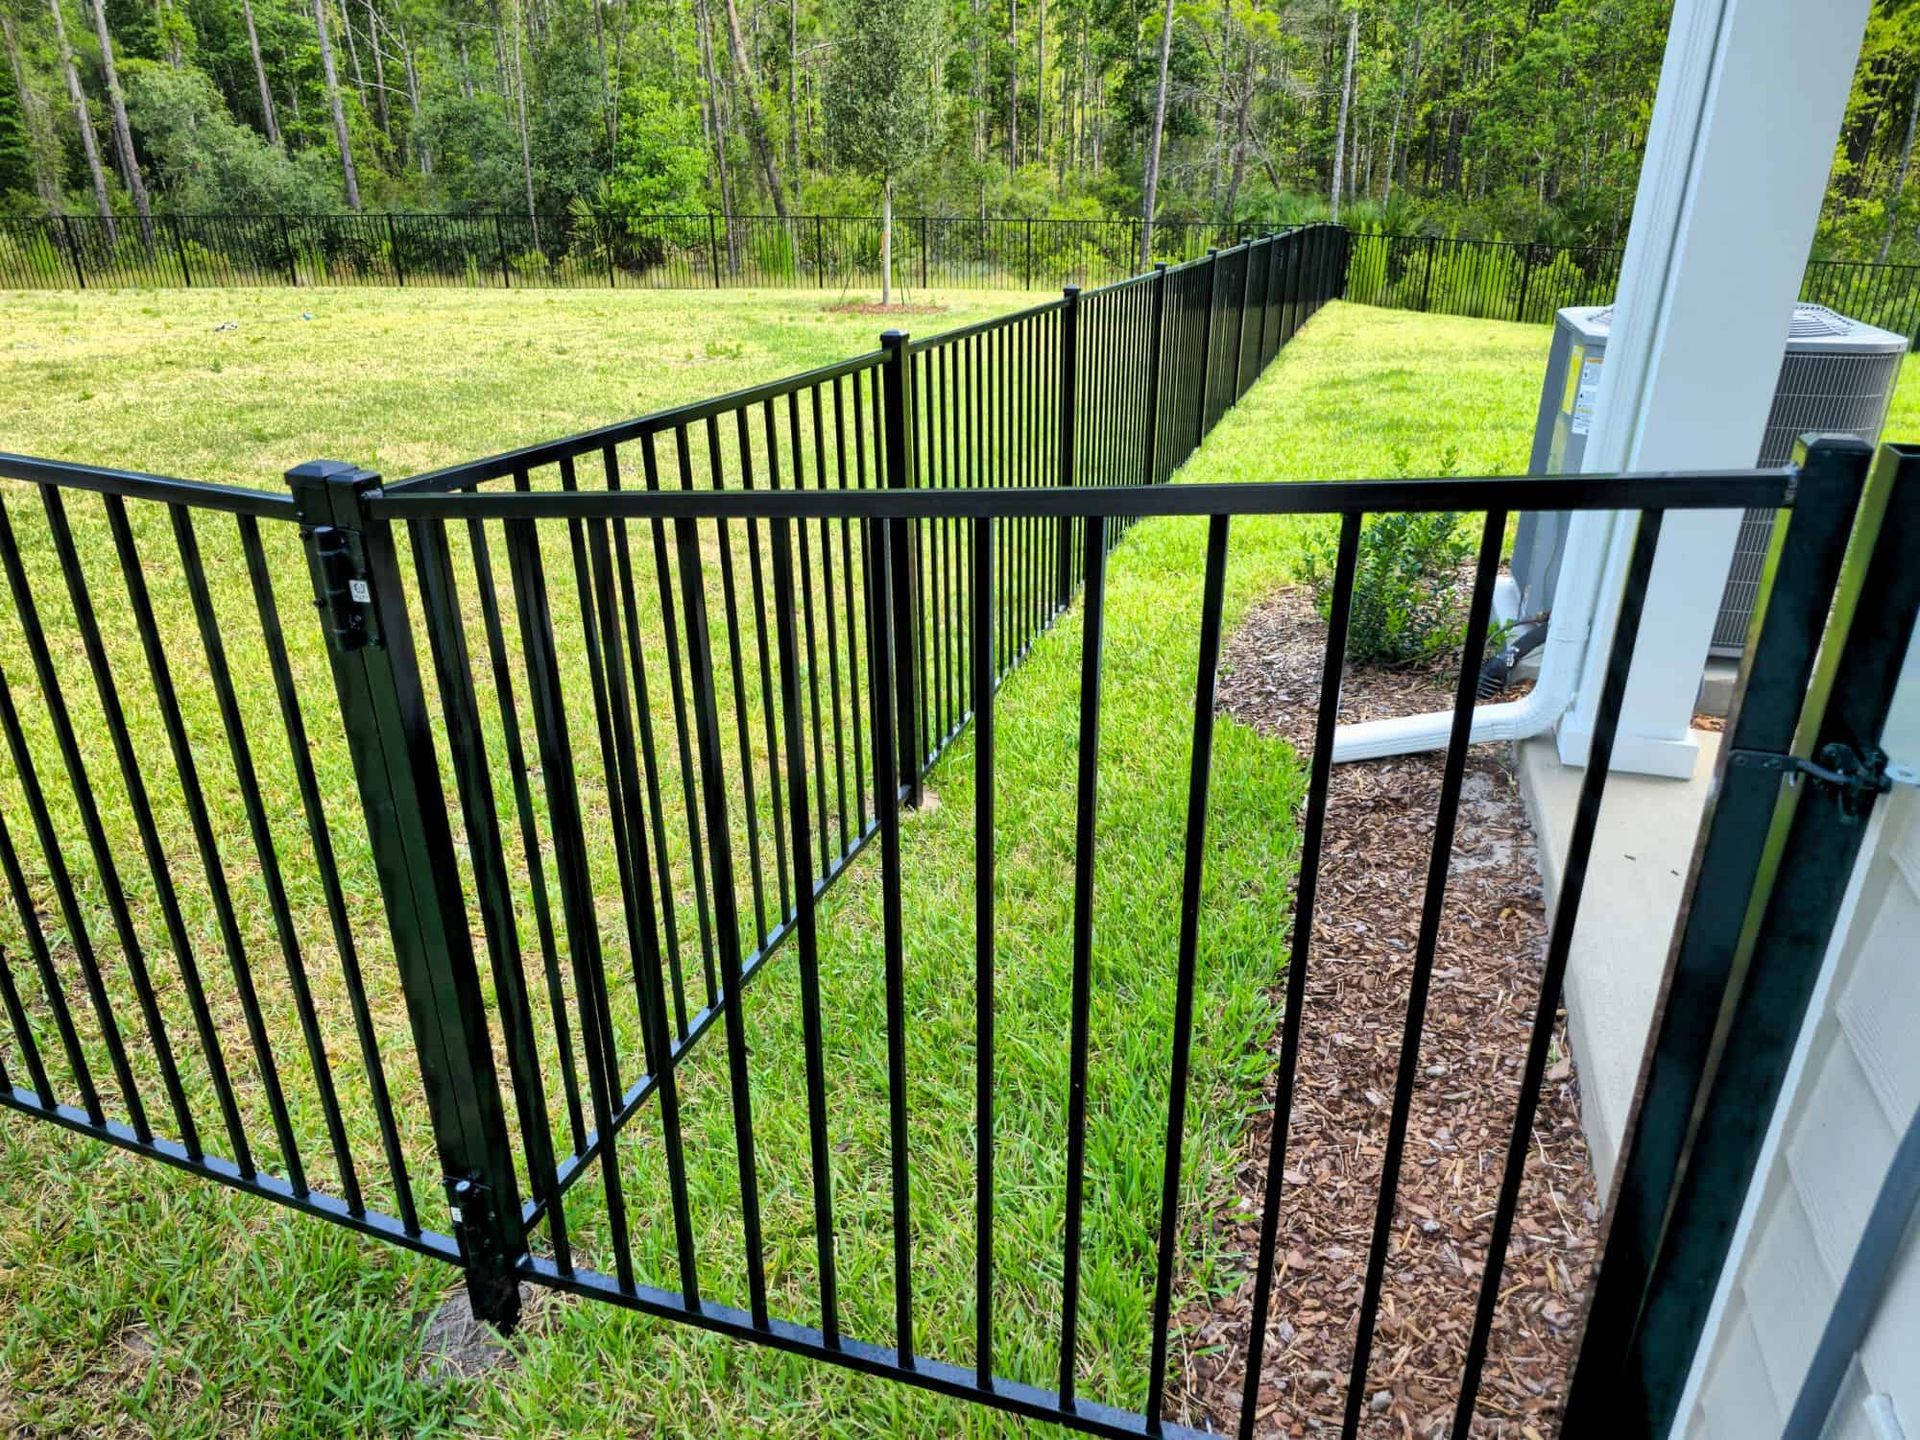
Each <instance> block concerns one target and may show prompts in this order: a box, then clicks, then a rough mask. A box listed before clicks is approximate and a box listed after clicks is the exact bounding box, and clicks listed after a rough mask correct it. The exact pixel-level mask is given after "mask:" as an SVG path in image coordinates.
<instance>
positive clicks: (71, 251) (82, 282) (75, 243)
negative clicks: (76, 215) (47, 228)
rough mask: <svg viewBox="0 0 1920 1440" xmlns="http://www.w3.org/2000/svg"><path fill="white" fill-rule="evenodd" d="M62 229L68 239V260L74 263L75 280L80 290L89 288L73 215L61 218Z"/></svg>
mask: <svg viewBox="0 0 1920 1440" xmlns="http://www.w3.org/2000/svg"><path fill="white" fill-rule="evenodd" d="M60 229H61V230H62V231H63V232H64V233H65V234H66V237H67V258H68V259H69V260H71V261H73V278H74V280H75V282H76V283H77V284H78V285H79V286H80V288H81V289H82V290H84V289H86V288H87V270H86V267H85V266H84V265H82V264H81V263H80V240H79V237H78V236H76V235H75V234H74V233H73V217H72V216H71V215H62V216H61V217H60Z"/></svg>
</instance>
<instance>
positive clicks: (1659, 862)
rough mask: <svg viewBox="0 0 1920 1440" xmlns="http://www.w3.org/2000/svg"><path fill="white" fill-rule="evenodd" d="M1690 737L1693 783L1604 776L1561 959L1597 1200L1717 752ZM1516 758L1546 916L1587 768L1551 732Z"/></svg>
mask: <svg viewBox="0 0 1920 1440" xmlns="http://www.w3.org/2000/svg"><path fill="white" fill-rule="evenodd" d="M1694 733H1695V738H1696V739H1697V740H1698V741H1699V743H1700V752H1699V758H1698V760H1697V762H1696V764H1695V766H1694V772H1693V776H1692V778H1691V779H1688V780H1666V779H1660V778H1657V777H1654V776H1648V775H1624V774H1615V775H1612V776H1609V777H1608V780H1607V791H1606V796H1605V799H1604V800H1603V801H1602V803H1601V806H1600V823H1599V826H1598V829H1597V830H1596V832H1595V835H1594V841H1593V858H1592V861H1591V863H1590V865H1589V867H1588V870H1587V887H1586V894H1585V897H1584V899H1583V901H1582V903H1581V907H1580V909H1581V914H1580V921H1579V924H1578V925H1576V926H1575V927H1574V934H1573V948H1572V950H1571V952H1570V953H1569V955H1568V958H1567V983H1566V995H1565V1000H1566V1007H1567V1029H1568V1033H1569V1036H1570V1038H1571V1040H1572V1042H1573V1062H1574V1068H1575V1073H1577V1074H1578V1075H1579V1077H1580V1110H1581V1116H1580V1118H1581V1123H1582V1125H1583V1126H1584V1128H1585V1129H1586V1132H1587V1145H1588V1148H1589V1149H1590V1150H1591V1151H1592V1154H1593V1165H1594V1174H1595V1176H1596V1177H1597V1178H1598V1180H1599V1184H1600V1193H1601V1194H1602V1195H1604V1194H1606V1193H1607V1190H1608V1187H1609V1186H1611V1184H1612V1183H1613V1168H1614V1163H1615V1161H1616V1160H1617V1159H1618V1157H1619V1153H1620V1140H1621V1137H1622V1136H1623V1135H1624V1134H1625V1131H1626V1125H1627V1113H1628V1111H1629V1109H1630V1108H1631V1107H1632V1104H1633V1091H1634V1086H1635V1084H1636V1083H1637V1082H1638V1080H1639V1078H1640V1059H1641V1055H1642V1053H1643V1052H1644V1051H1645V1049H1646V1043H1647V1027H1648V1026H1649V1025H1650V1024H1651V1023H1652V1020H1653V1006H1654V1002H1655V1000H1656V999H1658V997H1659V993H1660V977H1661V975H1662V974H1663V973H1664V971H1665V969H1666V963H1667V951H1668V949H1669V947H1670V944H1671V942H1672V939H1673V922H1674V917H1675V916H1676V915H1677V914H1678V913H1679V908H1680V893H1681V891H1682V889H1683V888H1684V887H1685V885H1686V879H1687V868H1688V866H1689V865H1690V864H1691V863H1692V861H1693V846H1694V838H1695V836H1696V834H1697V833H1698V831H1699V828H1700V815H1701V812H1702V811H1703V810H1704V809H1705V807H1706V802H1707V791H1708V789H1709V787H1710V785H1711V783H1712V778H1713V764H1714V756H1715V755H1716V754H1717V752H1718V751H1719V748H1720V736H1719V735H1717V734H1714V733H1713V732H1711V731H1696V732H1694ZM1518 751H1519V770H1520V792H1521V794H1522V795H1523V796H1524V797H1525V798H1526V803H1527V816H1528V819H1530V820H1531V821H1532V822H1533V833H1534V836H1535V839H1536V841H1537V843H1538V845H1539V849H1540V872H1541V875H1542V877H1543V879H1544V881H1545V886H1546V900H1547V905H1548V909H1549V913H1551V909H1552V906H1553V905H1554V903H1555V900H1556V898H1557V897H1558V895H1559V891H1560V878H1561V875H1562V873H1563V869H1564V866H1565V863H1566V856H1567V845H1568V841H1569V839H1570V837H1571V835H1572V831H1573V812H1574V806H1575V805H1576V804H1577V803H1578V802H1579V798H1580V782H1581V778H1582V777H1583V776H1584V775H1585V773H1586V772H1585V770H1584V769H1580V768H1575V767H1571V766H1566V765H1562V764H1561V763H1560V757H1559V754H1558V751H1557V749H1556V747H1555V744H1554V740H1553V737H1552V736H1551V735H1541V736H1536V737H1535V738H1534V739H1531V740H1525V741H1522V742H1521V743H1520V745H1519V746H1518Z"/></svg>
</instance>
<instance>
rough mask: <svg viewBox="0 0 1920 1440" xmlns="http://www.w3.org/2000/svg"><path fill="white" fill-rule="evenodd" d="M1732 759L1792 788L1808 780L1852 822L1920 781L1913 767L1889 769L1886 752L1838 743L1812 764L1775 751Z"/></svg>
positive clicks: (1738, 754)
mask: <svg viewBox="0 0 1920 1440" xmlns="http://www.w3.org/2000/svg"><path fill="white" fill-rule="evenodd" d="M1731 758H1732V762H1733V763H1734V764H1735V765H1747V766H1751V767H1753V768H1754V769H1758V770H1772V771H1775V772H1777V773H1779V774H1783V775H1785V776H1786V777H1787V783H1788V784H1789V785H1796V784H1798V783H1799V781H1800V777H1801V776H1802V775H1805V776H1807V777H1808V778H1809V779H1811V780H1812V781H1813V783H1814V784H1816V785H1818V786H1820V787H1821V788H1822V789H1824V790H1830V791H1832V792H1833V794H1834V798H1835V799H1836V800H1838V801H1839V804H1840V814H1841V816H1842V817H1843V818H1844V819H1846V820H1849V821H1855V820H1859V819H1860V818H1861V817H1862V816H1864V815H1865V814H1866V813H1867V811H1869V810H1870V809H1872V808H1873V802H1874V799H1875V797H1877V796H1880V795H1884V794H1886V793H1887V792H1888V791H1889V790H1891V789H1892V788H1893V787H1894V784H1895V783H1896V782H1898V783H1900V784H1908V785H1910V784H1912V783H1914V781H1915V779H1916V778H1920V777H1916V776H1915V774H1914V772H1913V771H1912V769H1911V768H1910V767H1906V766H1898V767H1896V766H1890V765H1889V764H1888V762H1887V756H1886V752H1885V751H1884V750H1880V749H1877V748H1875V747H1874V746H1871V745H1869V746H1866V747H1865V748H1864V749H1859V750H1856V749H1855V748H1854V747H1853V746H1851V745H1847V744H1844V743H1842V742H1841V741H1838V740H1836V741H1834V742H1832V743H1831V744H1828V745H1823V746H1821V747H1820V751H1819V753H1818V754H1817V755H1815V756H1814V757H1813V758H1812V759H1810V760H1809V759H1804V758H1802V757H1801V756H1798V755H1785V754H1781V753H1780V752H1779V751H1776V750H1735V751H1734V752H1733V754H1732V757H1731Z"/></svg>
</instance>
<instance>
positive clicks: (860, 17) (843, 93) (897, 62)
mask: <svg viewBox="0 0 1920 1440" xmlns="http://www.w3.org/2000/svg"><path fill="white" fill-rule="evenodd" d="M829 19H830V23H831V25H832V33H833V37H834V45H833V58H832V60H831V61H830V62H829V63H828V67H827V86H826V95H825V110H826V122H827V142H828V146H829V148H830V150H831V152H832V155H833V158H834V159H835V160H837V161H838V162H839V163H840V164H842V165H844V166H846V167H847V168H848V169H850V170H853V171H855V172H856V173H858V174H861V175H867V176H870V177H872V178H874V179H877V180H881V181H883V182H884V181H887V180H894V179H897V178H898V177H900V176H901V175H903V174H906V173H907V172H908V171H910V170H912V169H913V167H914V166H916V165H918V164H919V163H920V162H921V161H922V160H923V159H925V158H926V157H927V156H928V155H929V154H931V153H932V151H933V148H934V144H935V142H936V141H937V140H938V138H939V109H938V106H939V102H940V98H941V87H940V61H941V58H942V54H941V52H942V51H943V50H944V49H945V46H946V12H945V0H834V4H833V7H832V10H831V13H830V16H829Z"/></svg>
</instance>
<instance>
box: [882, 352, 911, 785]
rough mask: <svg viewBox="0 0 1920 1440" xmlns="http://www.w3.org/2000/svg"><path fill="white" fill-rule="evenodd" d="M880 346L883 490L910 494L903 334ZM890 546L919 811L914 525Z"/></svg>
mask: <svg viewBox="0 0 1920 1440" xmlns="http://www.w3.org/2000/svg"><path fill="white" fill-rule="evenodd" d="M880 348H881V349H883V350H885V351H886V352H887V358H886V361H885V363H884V364H883V365H882V366H881V378H880V389H881V393H880V403H881V408H882V411H883V416H882V423H883V426H884V430H885V433H884V434H883V435H882V437H881V443H882V445H883V446H884V447H885V452H884V453H885V455H886V462H887V488H888V489H889V490H910V489H912V488H913V476H912V474H911V473H910V471H909V468H908V463H907V437H908V435H909V434H910V433H911V432H910V431H909V430H908V424H909V421H908V417H907V332H906V331H904V330H888V331H885V332H883V333H882V334H881V336H880ZM889 527H890V539H889V542H888V543H889V546H890V548H891V549H892V551H893V564H892V566H891V569H892V572H893V573H892V588H893V594H892V597H891V603H892V606H893V669H894V675H893V686H894V699H895V713H896V714H898V716H899V717H900V718H899V721H898V725H899V735H898V737H897V742H896V749H897V753H898V755H899V760H900V775H899V780H898V783H899V784H900V785H902V786H904V787H905V788H906V792H907V804H908V805H910V806H912V807H913V808H914V809H916V810H917V809H919V808H920V729H919V723H918V722H919V715H920V705H919V701H918V698H917V693H916V692H917V691H918V688H919V685H920V667H919V665H918V663H916V661H915V659H914V648H915V647H914V640H915V631H914V625H915V622H916V620H917V619H918V616H919V610H918V607H917V606H916V605H915V604H914V596H915V595H917V594H918V593H919V580H920V547H919V545H918V543H917V540H918V531H919V522H918V521H909V520H905V519H899V520H893V521H890V522H889ZM888 602H889V597H887V596H885V595H875V596H874V597H873V603H874V604H875V605H885V604H887V603H888Z"/></svg>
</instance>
